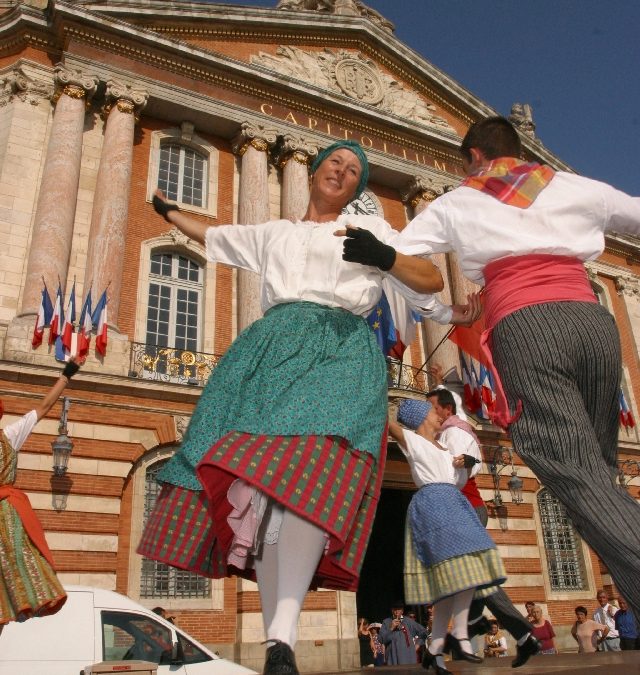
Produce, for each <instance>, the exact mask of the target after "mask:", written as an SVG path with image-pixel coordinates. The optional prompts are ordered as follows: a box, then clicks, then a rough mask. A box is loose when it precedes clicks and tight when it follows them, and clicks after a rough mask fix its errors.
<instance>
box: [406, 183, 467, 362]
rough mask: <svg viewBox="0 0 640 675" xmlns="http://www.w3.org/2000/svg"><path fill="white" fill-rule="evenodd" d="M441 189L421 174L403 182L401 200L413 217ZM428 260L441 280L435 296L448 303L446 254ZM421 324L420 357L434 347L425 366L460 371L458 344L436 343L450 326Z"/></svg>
mask: <svg viewBox="0 0 640 675" xmlns="http://www.w3.org/2000/svg"><path fill="white" fill-rule="evenodd" d="M442 192H443V186H439V185H436V184H435V183H433V182H432V181H429V180H428V179H425V178H424V177H422V176H414V177H413V178H412V179H411V181H410V182H409V184H408V185H407V187H406V189H405V192H404V194H403V195H402V200H403V201H404V202H408V203H409V205H410V206H411V210H412V212H413V217H414V218H415V217H416V216H417V215H418V214H419V213H422V211H424V210H425V209H426V208H428V207H429V204H431V202H433V201H434V200H435V199H436V198H437V197H439V196H440V195H441V194H442ZM431 260H432V261H433V263H434V264H435V265H436V266H437V267H438V269H439V270H440V273H441V274H442V278H443V280H444V289H443V290H442V291H441V292H440V293H439V294H438V299H439V300H440V302H442V303H443V304H445V305H450V304H452V302H453V301H452V298H453V291H452V285H451V279H450V276H449V264H448V260H447V255H446V254H444V253H437V254H435V255H432V256H431ZM422 323H423V328H424V335H425V347H426V350H425V352H426V353H425V355H424V359H425V360H426V359H427V357H428V356H429V355H430V354H431V353H432V352H433V351H434V350H436V348H437V350H436V351H435V353H434V354H433V356H432V357H431V360H430V361H429V363H428V364H427V368H428V367H429V366H432V365H433V364H434V363H437V364H439V365H440V366H442V369H443V371H444V372H445V373H447V372H448V371H449V370H451V369H452V368H455V369H456V371H457V372H458V374H460V359H459V356H458V347H457V346H456V345H455V344H454V343H453V342H451V341H450V340H444V342H442V344H440V346H438V345H439V343H440V341H441V340H442V339H443V338H444V336H445V335H446V334H447V333H448V332H449V330H450V329H451V326H449V325H446V326H443V325H441V324H439V323H436V322H435V321H430V320H429V319H424V320H423V322H422Z"/></svg>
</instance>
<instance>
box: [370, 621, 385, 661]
mask: <svg viewBox="0 0 640 675" xmlns="http://www.w3.org/2000/svg"><path fill="white" fill-rule="evenodd" d="M380 628H382V624H381V623H370V624H369V634H370V635H371V650H372V651H373V665H374V666H375V667H376V668H377V667H378V666H384V663H385V655H384V645H383V644H382V642H380Z"/></svg>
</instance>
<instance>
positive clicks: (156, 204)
mask: <svg viewBox="0 0 640 675" xmlns="http://www.w3.org/2000/svg"><path fill="white" fill-rule="evenodd" d="M151 203H152V204H153V208H154V209H155V210H156V213H159V214H160V215H161V216H162V217H163V218H164V219H165V220H166V221H167V222H168V223H170V222H171V221H170V220H169V219H168V218H167V213H169V211H179V210H180V209H179V208H178V207H177V206H176V205H175V204H169V202H166V201H165V200H164V199H160V197H158V195H153V200H152V202H151Z"/></svg>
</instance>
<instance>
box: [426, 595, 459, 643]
mask: <svg viewBox="0 0 640 675" xmlns="http://www.w3.org/2000/svg"><path fill="white" fill-rule="evenodd" d="M454 598H455V596H454V595H451V596H449V597H448V598H443V599H442V600H439V601H438V602H436V603H435V604H434V605H433V624H432V626H431V644H430V645H429V651H430V652H431V653H432V654H441V653H442V649H443V647H444V639H445V637H446V635H447V631H448V629H449V619H450V618H451V613H452V612H453V599H454Z"/></svg>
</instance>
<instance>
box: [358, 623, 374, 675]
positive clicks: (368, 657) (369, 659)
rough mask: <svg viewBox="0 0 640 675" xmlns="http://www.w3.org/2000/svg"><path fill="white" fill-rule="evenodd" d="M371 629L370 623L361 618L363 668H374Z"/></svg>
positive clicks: (360, 633) (360, 632) (359, 627)
mask: <svg viewBox="0 0 640 675" xmlns="http://www.w3.org/2000/svg"><path fill="white" fill-rule="evenodd" d="M369 629H370V624H369V621H367V619H365V618H364V617H363V616H361V617H360V619H359V620H358V641H359V643H360V665H361V666H362V667H363V668H368V667H373V660H374V655H373V649H372V648H371V633H370V632H369Z"/></svg>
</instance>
